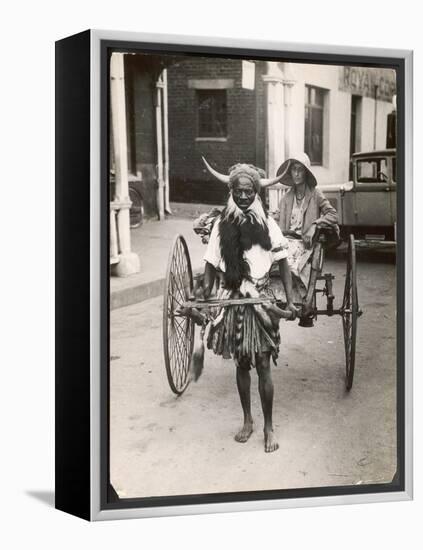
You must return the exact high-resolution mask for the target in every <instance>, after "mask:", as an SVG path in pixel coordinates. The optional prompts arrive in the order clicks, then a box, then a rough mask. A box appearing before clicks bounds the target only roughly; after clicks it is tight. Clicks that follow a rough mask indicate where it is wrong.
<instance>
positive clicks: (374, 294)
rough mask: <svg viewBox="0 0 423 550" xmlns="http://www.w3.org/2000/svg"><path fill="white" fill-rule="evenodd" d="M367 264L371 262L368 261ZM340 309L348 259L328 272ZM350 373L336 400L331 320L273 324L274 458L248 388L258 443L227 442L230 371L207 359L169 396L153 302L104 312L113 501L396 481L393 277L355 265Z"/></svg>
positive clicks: (388, 258) (336, 347)
mask: <svg viewBox="0 0 423 550" xmlns="http://www.w3.org/2000/svg"><path fill="white" fill-rule="evenodd" d="M370 258H371V261H370ZM325 271H326V272H328V271H330V272H332V273H334V274H335V276H336V279H335V295H336V300H335V307H338V306H339V305H340V302H341V301H342V292H343V284H344V278H345V258H344V256H343V253H342V252H338V253H337V254H336V255H335V256H334V257H332V258H330V259H327V260H326V266H325ZM358 287H359V299H360V305H361V307H362V309H363V311H364V314H363V316H362V317H361V319H360V320H359V332H358V341H357V358H356V373H355V378H354V386H353V388H352V390H351V392H350V393H346V392H345V389H344V387H345V386H344V372H345V367H344V348H343V345H344V344H343V335H342V323H341V319H340V317H333V318H327V317H320V318H319V319H318V320H317V322H316V324H315V327H314V328H309V329H306V328H301V327H299V326H298V324H297V322H295V323H290V322H286V321H282V322H281V335H282V345H281V353H280V357H279V360H278V365H277V366H276V367H275V368H273V378H274V384H275V400H274V424H275V432H276V435H277V437H278V440H279V443H280V449H279V450H278V451H277V452H275V453H271V454H265V453H264V451H263V432H262V413H261V409H260V401H259V397H258V392H257V389H256V386H257V377H256V375H255V373H254V372H252V380H253V384H252V408H253V415H254V419H255V431H254V433H253V435H252V436H251V438H250V440H249V441H248V442H247V443H245V444H240V443H237V442H235V441H234V439H233V435H234V434H235V432H236V430H237V429H238V428H239V427H240V425H241V407H240V404H239V400H238V395H237V391H236V386H235V372H234V366H233V363H232V362H231V361H225V360H222V359H221V358H217V357H215V356H214V355H212V354H210V353H209V352H207V353H206V359H205V368H204V373H203V375H202V377H201V378H200V380H199V381H198V382H197V383H193V384H191V386H190V387H189V388H188V389H187V391H186V392H185V393H184V395H183V396H182V397H180V398H178V397H176V396H175V395H174V394H173V393H172V392H171V390H170V388H169V386H168V383H167V379H166V372H165V366H164V360H163V351H162V349H163V344H162V329H161V327H162V298H161V297H159V298H153V299H150V300H147V301H144V302H141V303H139V304H134V305H131V306H127V307H123V308H120V309H116V310H114V311H112V312H111V396H110V397H111V399H110V404H111V415H110V423H111V480H112V483H113V485H114V487H115V489H116V490H117V492H118V494H119V495H120V496H121V497H143V496H158V495H172V494H175V495H176V494H198V493H210V492H224V491H243V490H260V489H284V488H300V487H317V486H334V485H350V484H362V483H382V482H389V481H390V480H391V479H392V477H393V475H394V473H395V470H396V389H395V381H396V379H395V373H396V370H395V367H396V365H395V353H396V340H395V330H396V326H395V314H396V306H395V265H394V261H393V257H392V255H390V254H389V253H386V252H385V253H379V254H376V255H375V254H373V255H370V254H369V253H364V252H363V253H360V254H359V264H358Z"/></svg>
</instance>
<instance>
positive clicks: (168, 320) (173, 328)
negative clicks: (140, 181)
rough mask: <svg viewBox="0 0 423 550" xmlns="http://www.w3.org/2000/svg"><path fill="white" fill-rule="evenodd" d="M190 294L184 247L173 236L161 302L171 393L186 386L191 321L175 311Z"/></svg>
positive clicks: (187, 261)
mask: <svg viewBox="0 0 423 550" xmlns="http://www.w3.org/2000/svg"><path fill="white" fill-rule="evenodd" d="M192 291H193V277H192V268H191V260H190V257H189V252H188V247H187V243H186V241H185V239H184V238H183V237H182V235H176V237H175V239H174V241H173V244H172V247H171V249H170V253H169V259H168V264H167V272H166V280H165V288H164V303H163V350H164V359H165V365H166V374H167V379H168V382H169V385H170V388H171V390H172V391H173V392H174V393H176V394H177V395H180V394H181V393H183V391H184V390H185V389H186V387H187V385H188V371H189V365H190V361H191V355H192V350H193V346H194V322H193V321H192V319H190V318H188V317H183V316H179V315H178V313H177V311H178V309H179V308H180V307H181V306H182V304H183V302H185V301H186V300H187V299H188V298H189V295H190V294H191V293H192Z"/></svg>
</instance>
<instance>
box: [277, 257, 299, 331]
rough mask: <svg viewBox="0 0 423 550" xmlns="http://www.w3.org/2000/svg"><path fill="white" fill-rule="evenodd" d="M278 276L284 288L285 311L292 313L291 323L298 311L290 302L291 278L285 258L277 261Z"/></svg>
mask: <svg viewBox="0 0 423 550" xmlns="http://www.w3.org/2000/svg"><path fill="white" fill-rule="evenodd" d="M279 274H280V276H281V280H282V283H283V286H284V288H285V294H286V301H287V305H286V309H287V310H288V311H291V312H292V321H293V320H294V319H295V318H296V316H297V313H298V310H297V308H296V307H295V306H294V304H293V301H292V276H291V270H290V269H289V265H288V260H287V259H286V258H283V259H282V260H279Z"/></svg>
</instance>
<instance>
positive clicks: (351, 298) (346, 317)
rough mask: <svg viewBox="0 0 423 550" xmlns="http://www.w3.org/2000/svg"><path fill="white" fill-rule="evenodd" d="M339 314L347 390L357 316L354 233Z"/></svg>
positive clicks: (350, 380)
mask: <svg viewBox="0 0 423 550" xmlns="http://www.w3.org/2000/svg"><path fill="white" fill-rule="evenodd" d="M341 314H342V326H343V329H344V344H345V367H346V380H345V383H346V388H347V390H348V391H349V390H350V389H351V388H352V385H353V378H354V366H355V345H356V338H357V317H358V314H359V307H358V295H357V270H356V258H355V241H354V235H350V236H349V239H348V256H347V272H346V276H345V288H344V299H343V302H342V308H341Z"/></svg>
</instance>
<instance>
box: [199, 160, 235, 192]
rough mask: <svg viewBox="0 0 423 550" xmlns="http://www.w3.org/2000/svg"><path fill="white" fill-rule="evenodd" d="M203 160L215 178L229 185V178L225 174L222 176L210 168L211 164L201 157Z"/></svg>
mask: <svg viewBox="0 0 423 550" xmlns="http://www.w3.org/2000/svg"><path fill="white" fill-rule="evenodd" d="M201 158H202V159H203V162H204V164H205V165H206V168H207V170H208V171H209V172H210V174H212V175H213V176H214V177H215V178H217V179H218V180H219V181H222V182H223V183H226V184H227V185H228V184H229V176H226V175H225V174H220V173H219V172H217V170H215V169H214V168H212V167H211V166H210V164H209V163H208V162H207V161H206V159H205V158H204V157H201Z"/></svg>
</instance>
